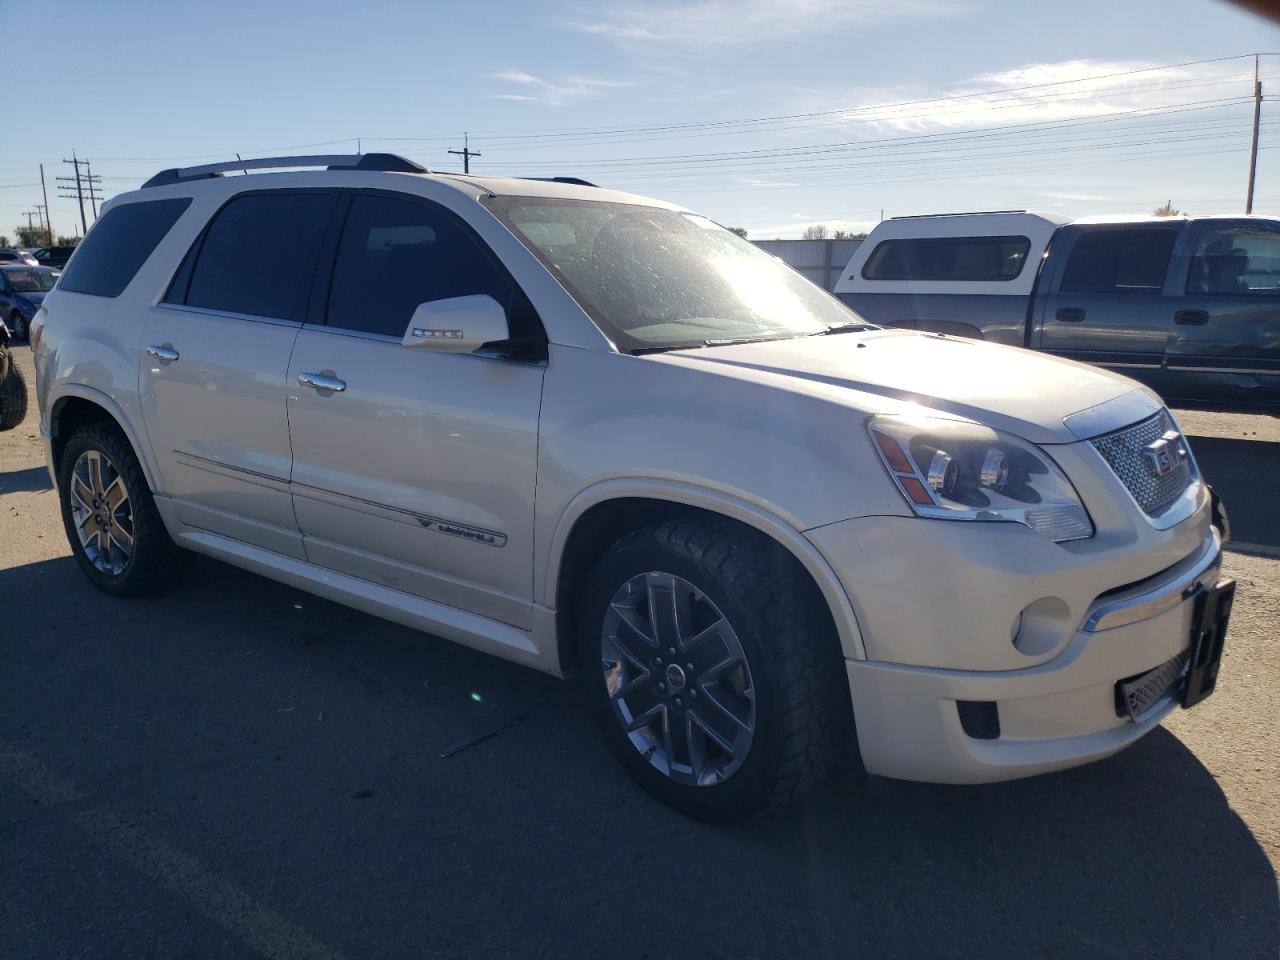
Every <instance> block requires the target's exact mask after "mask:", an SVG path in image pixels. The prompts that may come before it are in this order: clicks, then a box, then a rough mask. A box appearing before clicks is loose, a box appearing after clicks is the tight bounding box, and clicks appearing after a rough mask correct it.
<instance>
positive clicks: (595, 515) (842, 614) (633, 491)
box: [542, 480, 866, 673]
mask: <svg viewBox="0 0 1280 960" xmlns="http://www.w3.org/2000/svg"><path fill="white" fill-rule="evenodd" d="M688 516H705V517H707V518H710V519H717V520H729V521H732V522H734V523H737V524H740V525H741V526H743V527H745V528H748V529H751V530H754V531H756V532H758V533H761V534H763V535H764V536H765V537H767V538H768V539H769V540H771V541H772V542H773V543H774V544H775V545H777V546H778V547H780V548H782V549H783V550H784V551H786V552H787V553H788V554H790V555H791V557H792V558H793V559H795V560H796V561H797V562H798V563H799V564H800V566H801V567H802V568H803V569H804V570H805V572H806V573H807V574H808V576H809V577H810V578H811V579H812V581H813V583H814V586H815V587H816V588H817V589H818V591H819V593H820V594H821V595H822V597H823V599H824V601H825V602H826V605H827V609H828V612H829V613H830V615H831V619H832V621H833V623H834V625H835V628H836V633H837V635H838V637H839V640H840V648H841V651H842V652H843V654H844V656H845V657H846V658H850V659H856V660H864V659H866V650H865V647H864V645H863V641H862V632H861V629H860V628H859V626H858V621H857V616H856V615H855V613H854V610H853V606H852V604H851V603H850V601H849V597H848V595H847V594H846V593H845V590H844V587H843V586H842V585H841V583H840V581H839V579H838V578H837V577H836V575H835V572H834V571H833V570H832V569H831V566H830V565H829V564H828V563H827V561H826V559H825V558H824V557H823V556H822V554H821V553H819V552H818V549H817V547H815V546H814V545H813V544H812V543H811V542H810V541H809V540H808V539H807V538H806V537H805V536H804V535H803V534H802V533H801V532H800V531H799V530H798V529H796V527H794V526H793V525H790V524H788V523H787V522H786V521H785V520H783V519H782V518H780V517H778V516H777V515H776V514H773V513H771V512H770V511H768V510H766V509H765V508H763V507H761V506H760V505H758V504H755V503H752V502H750V501H747V500H744V499H741V498H739V497H735V496H732V495H730V494H724V493H720V492H718V491H710V490H705V489H703V488H700V487H696V486H693V485H690V484H684V483H676V482H647V481H628V480H614V481H606V482H604V483H601V484H597V485H596V486H593V487H591V488H589V489H587V490H585V491H583V492H582V493H580V494H579V495H578V496H577V497H575V498H574V499H573V501H571V502H570V504H569V506H568V507H567V508H566V509H565V511H564V513H563V514H562V515H561V518H560V521H559V523H558V524H557V526H556V529H555V533H554V535H553V537H552V541H551V547H550V552H549V554H548V563H547V565H546V570H547V580H546V583H545V584H544V589H543V591H542V596H543V598H544V602H545V603H546V605H547V606H548V607H550V608H552V609H553V610H555V611H556V618H555V619H556V643H557V647H558V654H559V662H560V667H561V670H562V672H566V673H568V672H572V668H573V661H574V655H573V649H574V642H573V616H574V610H575V608H576V603H577V590H578V588H579V586H580V585H581V582H582V580H583V578H584V576H585V573H586V571H587V570H588V569H590V566H591V564H592V563H593V562H594V561H595V559H597V558H598V557H599V556H600V555H601V554H602V553H603V552H604V550H606V549H607V548H608V547H609V546H610V545H612V544H613V543H616V542H617V541H618V539H620V538H621V537H622V536H625V535H626V534H627V533H629V532H630V531H632V530H636V529H639V528H641V527H644V526H648V525H649V524H652V523H658V522H662V521H664V520H668V519H674V518H676V517H688Z"/></svg>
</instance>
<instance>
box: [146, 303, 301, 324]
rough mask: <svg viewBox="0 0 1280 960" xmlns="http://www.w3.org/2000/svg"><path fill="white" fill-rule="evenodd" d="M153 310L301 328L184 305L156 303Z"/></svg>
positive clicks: (279, 320)
mask: <svg viewBox="0 0 1280 960" xmlns="http://www.w3.org/2000/svg"><path fill="white" fill-rule="evenodd" d="M152 309H153V310H171V311H173V312H175V313H198V314H202V315H204V316H207V317H225V318H227V319H228V320H246V321H248V322H249V323H270V324H274V325H275V326H277V327H295V328H296V327H301V326H302V324H301V323H300V322H299V321H297V320H285V319H283V318H282V317H260V316H258V315H257V314H253V313H232V312H231V311H230V310H213V309H211V308H209V307H192V306H188V305H187V304H185V303H165V302H161V303H157V304H156V305H155V306H154V307H152Z"/></svg>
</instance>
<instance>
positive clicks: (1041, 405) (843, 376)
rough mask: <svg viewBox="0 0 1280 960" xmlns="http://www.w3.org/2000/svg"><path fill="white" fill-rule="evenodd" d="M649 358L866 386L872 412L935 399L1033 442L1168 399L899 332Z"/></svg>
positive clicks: (933, 403) (1044, 361)
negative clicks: (1099, 415)
mask: <svg viewBox="0 0 1280 960" xmlns="http://www.w3.org/2000/svg"><path fill="white" fill-rule="evenodd" d="M651 359H654V360H662V361H664V362H668V363H678V364H682V365H691V366H696V367H701V368H704V369H705V368H708V367H712V368H714V367H717V366H720V367H724V368H733V369H734V371H735V373H737V375H742V374H745V373H747V372H748V371H752V370H754V371H758V372H759V373H760V374H761V375H782V376H786V377H794V378H797V379H799V380H803V381H806V382H808V383H813V384H824V385H827V386H835V387H840V388H844V389H846V390H849V391H856V392H857V393H858V394H860V395H861V396H859V397H857V398H856V399H855V402H856V404H857V405H858V406H860V407H862V408H863V409H865V410H866V411H867V412H868V413H898V412H906V408H907V407H908V406H910V407H911V408H912V409H915V410H917V411H918V410H919V408H920V407H927V408H929V409H930V410H932V411H936V412H937V413H938V414H939V415H942V416H951V417H960V418H964V419H968V420H974V421H977V422H978V423H983V424H986V425H987V426H990V427H994V428H996V429H997V430H1004V431H1007V432H1009V433H1013V434H1016V435H1018V436H1020V437H1022V438H1024V439H1026V440H1029V441H1031V442H1032V443H1071V442H1074V441H1075V440H1077V439H1079V438H1078V436H1077V435H1076V434H1074V433H1072V432H1071V431H1070V430H1069V429H1068V428H1067V426H1066V425H1065V424H1064V423H1063V420H1064V419H1065V418H1066V417H1068V416H1070V415H1071V414H1073V413H1079V412H1080V411H1082V410H1087V409H1089V408H1091V407H1097V406H1098V405H1100V404H1106V403H1109V401H1112V400H1115V399H1117V398H1118V397H1121V396H1124V395H1126V394H1136V395H1137V396H1135V397H1133V398H1132V401H1133V402H1132V403H1126V404H1119V405H1113V406H1112V407H1111V408H1108V409H1113V408H1114V409H1123V410H1125V411H1127V413H1126V415H1128V417H1129V419H1126V420H1125V421H1124V423H1116V424H1114V426H1115V427H1120V426H1124V425H1125V424H1126V423H1131V422H1133V420H1135V419H1138V418H1139V417H1141V416H1144V415H1145V413H1141V412H1140V413H1137V414H1133V413H1132V411H1133V410H1134V409H1135V408H1136V409H1139V410H1146V409H1147V408H1148V407H1149V410H1150V412H1154V411H1155V410H1157V409H1159V408H1160V406H1161V404H1160V401H1159V400H1157V399H1155V397H1154V395H1153V394H1151V393H1150V392H1149V391H1148V390H1146V388H1145V387H1142V386H1141V385H1139V384H1137V383H1135V382H1134V381H1132V380H1129V379H1127V378H1126V377H1122V376H1119V375H1118V374H1114V373H1110V372H1108V371H1106V370H1102V369H1100V368H1098V367H1091V366H1087V365H1085V364H1082V363H1076V362H1074V361H1071V360H1063V359H1061V358H1058V357H1053V356H1049V355H1047V354H1043V353H1036V352H1034V351H1031V350H1024V349H1022V348H1019V347H1006V346H1001V345H999V344H994V343H986V342H982V341H977V340H965V339H960V338H956V337H943V336H939V335H936V334H920V333H911V332H907V331H897V330H878V331H872V332H868V333H862V334H859V333H843V334H835V335H831V336H817V337H800V338H796V339H792V340H771V341H765V342H762V343H741V344H732V345H726V346H720V347H707V348H703V349H697V350H683V351H676V352H672V353H665V354H654V355H653V356H652V357H651ZM770 379H772V377H770ZM1105 426H1106V428H1108V429H1109V428H1110V426H1111V425H1109V424H1107V425H1105ZM1097 432H1103V431H1102V430H1101V429H1099V430H1098V431H1097Z"/></svg>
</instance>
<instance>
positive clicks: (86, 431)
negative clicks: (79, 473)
mask: <svg viewBox="0 0 1280 960" xmlns="http://www.w3.org/2000/svg"><path fill="white" fill-rule="evenodd" d="M90 450H96V451H97V452H98V453H99V454H100V455H102V456H104V457H106V458H107V460H109V461H110V464H111V466H112V467H113V468H114V469H115V471H116V472H117V473H118V474H119V476H120V480H121V481H122V482H123V484H124V487H125V490H126V492H127V493H128V497H129V504H130V506H131V508H132V521H133V522H132V534H133V548H132V552H131V554H130V555H129V557H128V559H127V561H126V562H125V563H124V565H123V569H121V570H120V571H119V572H108V571H104V570H100V569H98V567H96V566H95V565H94V563H93V561H92V560H91V559H90V558H89V555H88V553H87V552H86V551H85V548H84V546H83V545H82V544H81V543H80V538H79V537H78V536H77V534H76V527H75V520H74V519H73V516H72V505H71V482H72V471H73V470H74V469H75V465H76V462H77V461H78V460H79V459H80V457H81V455H82V454H84V453H85V452H86V451H90ZM58 496H59V498H60V500H61V502H62V523H63V526H64V528H65V529H66V533H67V542H68V543H70V544H71V552H72V554H73V555H74V556H75V558H76V562H77V563H78V564H79V565H80V569H81V570H82V571H84V575H85V576H86V577H88V578H89V581H90V582H91V583H92V584H93V585H94V586H95V587H97V588H98V589H99V590H103V591H105V592H106V593H110V594H112V595H114V596H118V597H133V596H143V595H146V594H150V593H157V592H160V591H162V590H165V589H167V588H169V587H171V586H172V585H173V584H174V583H176V582H177V581H178V580H179V579H180V578H181V576H182V574H183V573H185V572H186V569H187V566H188V565H189V562H190V558H191V554H190V553H189V552H187V551H186V550H183V549H181V548H179V547H178V546H177V545H176V544H175V543H174V542H173V540H172V539H171V538H170V537H169V532H168V531H167V530H166V529H165V527H164V521H163V520H161V518H160V513H159V511H157V510H156V504H155V500H154V498H153V497H152V495H151V488H150V487H149V486H147V481H146V478H145V477H144V476H143V473H142V467H141V465H140V464H139V463H138V458H137V457H136V456H135V455H134V452H133V448H132V447H131V446H130V445H129V441H128V440H127V439H126V438H125V436H124V434H123V433H121V432H120V430H119V428H118V427H116V426H115V424H111V423H91V424H88V425H87V426H84V427H81V428H80V429H79V430H77V431H76V432H75V433H74V434H73V435H72V436H71V439H70V440H68V441H67V445H66V447H65V448H64V449H63V451H62V457H61V459H60V460H59V461H58Z"/></svg>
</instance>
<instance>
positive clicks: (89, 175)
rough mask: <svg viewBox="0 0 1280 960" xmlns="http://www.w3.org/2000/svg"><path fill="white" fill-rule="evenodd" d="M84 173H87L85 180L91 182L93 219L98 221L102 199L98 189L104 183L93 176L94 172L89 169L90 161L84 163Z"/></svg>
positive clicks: (90, 194) (90, 195)
mask: <svg viewBox="0 0 1280 960" xmlns="http://www.w3.org/2000/svg"><path fill="white" fill-rule="evenodd" d="M84 173H85V179H86V180H88V181H89V203H90V204H91V205H92V206H93V219H94V220H97V219H98V200H99V199H100V198H101V193H100V191H99V190H98V189H97V188H98V184H100V183H102V178H101V177H95V176H94V175H93V171H92V170H90V169H89V161H88V160H86V161H85V162H84Z"/></svg>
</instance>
